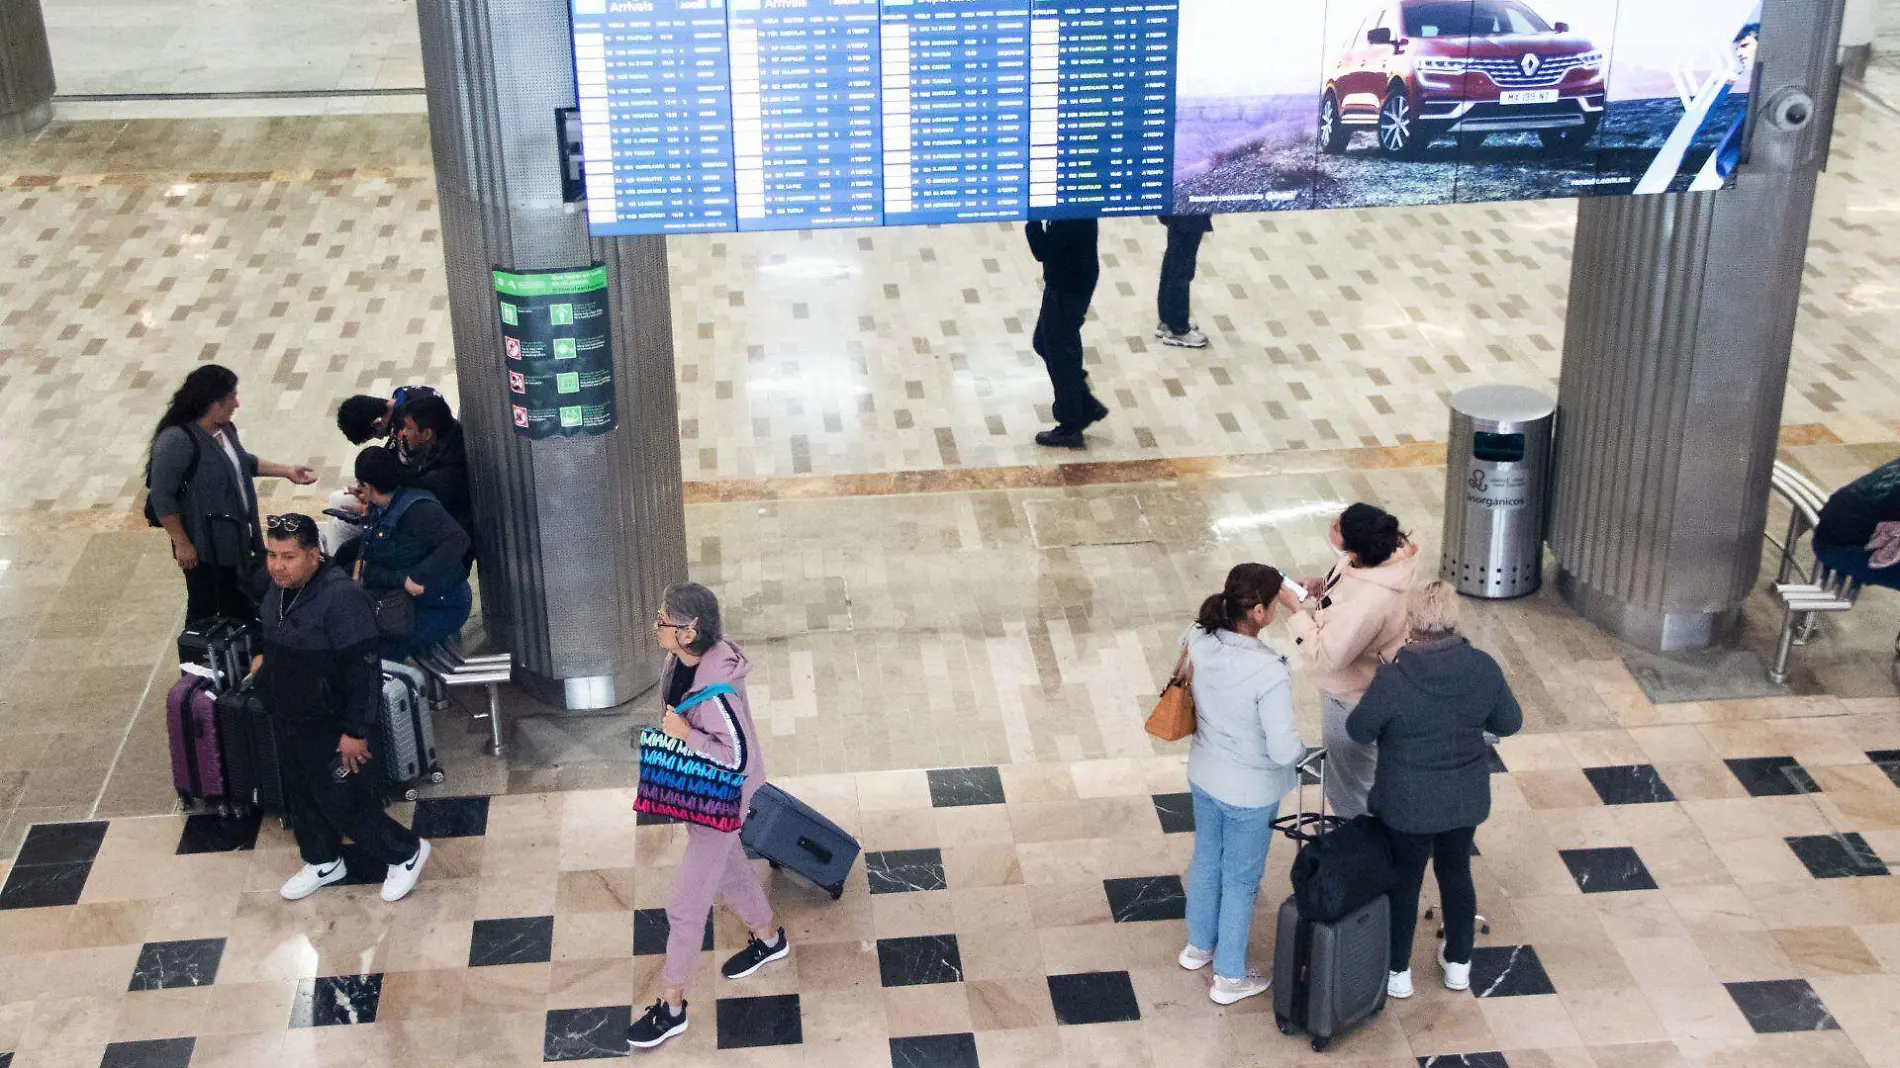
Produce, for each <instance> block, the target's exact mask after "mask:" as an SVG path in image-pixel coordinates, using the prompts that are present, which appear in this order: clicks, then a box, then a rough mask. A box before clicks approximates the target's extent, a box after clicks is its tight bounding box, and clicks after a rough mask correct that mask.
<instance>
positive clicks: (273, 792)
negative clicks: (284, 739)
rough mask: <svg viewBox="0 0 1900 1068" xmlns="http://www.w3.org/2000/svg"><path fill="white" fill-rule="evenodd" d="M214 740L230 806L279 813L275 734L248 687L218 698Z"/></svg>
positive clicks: (280, 786)
mask: <svg viewBox="0 0 1900 1068" xmlns="http://www.w3.org/2000/svg"><path fill="white" fill-rule="evenodd" d="M217 716H218V737H219V739H220V740H221V741H222V742H223V744H224V782H225V790H226V796H227V797H228V798H229V800H230V803H231V805H232V807H234V808H236V809H238V810H240V811H244V810H249V809H257V810H263V811H269V812H276V813H279V814H281V813H282V812H283V811H284V772H283V762H282V761H281V760H280V759H279V757H278V755H277V731H276V729H275V727H274V725H273V724H272V723H271V717H270V713H269V712H266V711H265V710H264V702H262V701H260V700H258V697H257V691H256V690H254V689H252V688H251V687H250V686H248V685H244V686H239V687H237V688H235V689H232V690H228V691H226V692H224V693H221V694H219V695H218V701H217Z"/></svg>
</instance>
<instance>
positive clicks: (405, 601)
mask: <svg viewBox="0 0 1900 1068" xmlns="http://www.w3.org/2000/svg"><path fill="white" fill-rule="evenodd" d="M370 605H371V607H372V608H373V609H375V612H376V633H378V634H380V635H382V636H383V637H385V638H407V637H408V636H409V635H410V634H411V633H413V632H414V631H415V629H416V599H415V598H414V597H411V596H409V591H408V590H405V589H401V588H397V589H393V590H384V591H383V592H382V593H379V594H375V595H373V596H372V597H371V598H370Z"/></svg>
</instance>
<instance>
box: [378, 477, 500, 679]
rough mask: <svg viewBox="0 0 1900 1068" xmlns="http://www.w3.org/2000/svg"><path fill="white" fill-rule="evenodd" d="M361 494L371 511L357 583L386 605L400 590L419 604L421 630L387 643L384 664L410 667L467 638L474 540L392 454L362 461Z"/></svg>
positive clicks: (417, 613) (417, 614)
mask: <svg viewBox="0 0 1900 1068" xmlns="http://www.w3.org/2000/svg"><path fill="white" fill-rule="evenodd" d="M356 479H357V486H356V492H357V494H358V496H360V497H361V498H362V499H363V501H364V503H366V504H368V505H369V516H368V523H367V524H366V525H365V526H364V530H363V537H362V540H361V542H360V547H359V549H358V553H357V555H358V559H357V565H356V577H357V580H358V581H360V582H361V583H362V584H363V587H364V588H365V589H367V590H368V591H369V593H370V596H371V597H374V598H376V599H378V600H380V599H382V598H383V597H384V596H385V595H386V594H388V593H390V592H391V591H393V590H398V589H400V590H405V591H407V592H408V593H409V595H410V596H411V597H413V598H415V626H414V627H413V628H411V630H410V632H409V633H408V634H406V635H403V636H400V637H384V638H383V641H382V647H381V650H380V652H381V655H382V658H383V659H384V660H394V661H398V662H400V661H403V660H407V659H409V658H411V657H413V656H415V655H416V654H417V653H419V652H421V651H422V650H424V649H427V648H429V647H430V646H432V645H435V644H437V643H438V642H441V641H442V640H443V639H445V638H450V637H453V636H454V635H457V634H460V633H461V631H462V624H464V623H467V622H468V613H469V609H470V607H471V606H472V605H473V602H474V593H473V591H471V590H470V589H469V585H468V568H467V566H466V565H465V564H463V562H462V561H463V558H464V557H465V556H466V554H467V553H468V533H467V532H466V531H464V530H463V529H462V526H461V524H459V523H457V522H456V521H455V517H454V516H451V515H449V513H448V509H446V508H443V507H442V504H441V502H440V501H437V500H436V499H435V496H434V494H431V493H430V492H429V491H427V490H423V489H417V488H415V487H413V486H412V485H410V481H409V480H410V472H409V469H408V468H405V467H404V466H403V465H402V461H400V460H398V459H396V456H395V454H394V453H392V452H390V451H389V450H388V449H384V448H379V447H377V446H371V447H369V448H367V449H364V450H363V451H362V452H360V453H358V454H357V455H356Z"/></svg>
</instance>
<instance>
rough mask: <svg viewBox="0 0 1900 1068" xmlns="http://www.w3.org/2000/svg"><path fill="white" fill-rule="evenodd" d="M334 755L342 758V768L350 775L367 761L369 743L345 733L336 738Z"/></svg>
mask: <svg viewBox="0 0 1900 1068" xmlns="http://www.w3.org/2000/svg"><path fill="white" fill-rule="evenodd" d="M336 755H337V756H340V757H342V758H343V770H345V771H347V772H349V773H350V774H351V775H354V774H356V770H357V769H358V768H360V767H362V766H363V765H364V764H367V763H369V743H368V742H366V741H364V740H363V739H361V738H352V737H350V736H349V735H347V734H345V735H343V736H342V737H340V738H338V739H337V740H336Z"/></svg>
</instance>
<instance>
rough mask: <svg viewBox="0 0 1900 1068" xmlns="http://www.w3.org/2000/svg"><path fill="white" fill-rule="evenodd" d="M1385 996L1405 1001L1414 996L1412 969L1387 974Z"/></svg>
mask: <svg viewBox="0 0 1900 1068" xmlns="http://www.w3.org/2000/svg"><path fill="white" fill-rule="evenodd" d="M1385 996H1386V997H1389V998H1398V999H1400V1000H1404V999H1405V998H1409V997H1411V996H1412V969H1410V968H1407V969H1405V970H1404V971H1402V972H1387V973H1385Z"/></svg>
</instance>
